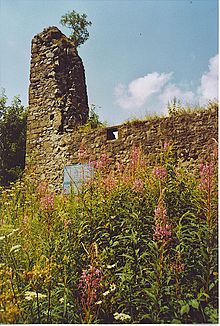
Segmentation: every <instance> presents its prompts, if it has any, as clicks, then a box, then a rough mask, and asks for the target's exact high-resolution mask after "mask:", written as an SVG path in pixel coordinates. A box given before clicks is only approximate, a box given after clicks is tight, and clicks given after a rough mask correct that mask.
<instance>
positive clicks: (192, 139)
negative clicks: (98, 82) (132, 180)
mask: <svg viewBox="0 0 220 326" xmlns="http://www.w3.org/2000/svg"><path fill="white" fill-rule="evenodd" d="M217 114H218V112H217V109H212V110H207V111H204V112H195V113H192V114H186V113H185V114H184V115H177V116H176V117H167V118H156V119H154V120H149V121H136V122H131V123H127V124H124V125H121V126H116V127H113V129H117V130H118V135H119V138H118V139H114V140H109V139H107V134H108V131H109V128H101V129H94V130H91V131H89V132H85V131H84V130H83V129H80V128H78V126H79V125H83V124H84V123H86V121H87V118H88V103H87V94H86V85H85V76H84V68H83V64H82V61H81V59H80V57H79V56H78V54H77V51H76V49H75V47H74V45H73V44H72V42H71V41H70V40H69V39H68V38H67V37H66V36H65V35H63V34H62V33H61V32H60V31H59V30H58V29H57V28H56V27H50V28H48V29H45V30H44V31H43V32H42V33H40V34H38V35H36V36H35V37H34V38H33V40H32V59H31V73H30V88H29V111H28V128H27V146H26V147H27V156H26V172H27V173H31V172H34V174H35V178H36V179H37V180H38V181H39V182H40V180H46V181H48V183H49V184H50V185H51V186H52V187H53V188H54V189H57V190H60V189H61V187H62V179H63V169H64V166H65V165H69V164H74V163H78V150H79V149H80V146H82V147H83V148H84V149H86V151H87V154H88V159H89V160H91V161H93V160H96V159H98V158H99V157H100V156H101V154H103V153H107V154H108V156H109V157H110V158H111V164H112V165H114V164H115V163H116V162H117V161H120V162H122V163H125V164H126V163H127V162H129V155H130V154H129V153H130V151H131V149H132V147H133V146H141V149H142V151H143V153H144V154H146V157H148V158H149V160H151V161H154V160H155V159H156V157H157V154H158V153H160V151H161V147H162V146H163V144H164V143H165V142H169V143H172V144H173V146H174V147H175V149H176V151H177V153H178V155H179V157H180V158H183V159H184V160H190V159H193V160H202V159H205V158H206V157H207V155H208V150H207V149H208V147H209V144H210V142H211V141H212V138H214V139H216V140H217V137H218V131H217V129H218V118H217Z"/></svg>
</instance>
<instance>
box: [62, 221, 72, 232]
mask: <svg viewBox="0 0 220 326" xmlns="http://www.w3.org/2000/svg"><path fill="white" fill-rule="evenodd" d="M63 224H64V229H65V230H66V229H68V227H69V226H70V225H71V224H72V222H71V220H64V223H63Z"/></svg>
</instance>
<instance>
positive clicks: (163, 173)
mask: <svg viewBox="0 0 220 326" xmlns="http://www.w3.org/2000/svg"><path fill="white" fill-rule="evenodd" d="M152 173H153V175H154V176H155V177H156V178H158V179H159V180H161V181H162V180H165V179H166V177H167V170H166V168H165V167H163V166H157V167H155V168H154V169H153V172H152Z"/></svg>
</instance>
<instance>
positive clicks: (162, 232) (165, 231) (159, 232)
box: [153, 224, 172, 241]
mask: <svg viewBox="0 0 220 326" xmlns="http://www.w3.org/2000/svg"><path fill="white" fill-rule="evenodd" d="M171 237H172V231H171V226H170V225H169V224H166V225H164V226H160V225H159V224H156V228H155V232H154V235H153V239H154V241H159V240H166V241H167V240H169V239H170V238H171Z"/></svg>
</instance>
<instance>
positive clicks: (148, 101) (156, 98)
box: [115, 55, 218, 112]
mask: <svg viewBox="0 0 220 326" xmlns="http://www.w3.org/2000/svg"><path fill="white" fill-rule="evenodd" d="M208 67H209V70H208V72H205V73H204V74H203V75H202V77H201V79H200V81H199V86H198V88H197V91H195V92H192V91H190V90H185V89H182V87H180V86H178V85H176V84H174V83H172V82H171V78H172V75H173V73H172V72H170V73H158V72H153V73H149V74H147V75H146V76H144V77H140V78H137V79H135V80H133V81H131V82H130V83H129V84H128V86H126V85H123V84H118V85H117V86H116V87H115V98H116V103H117V104H118V105H119V107H121V108H122V109H126V110H131V111H136V112H137V110H138V109H142V110H143V109H147V110H148V111H154V112H155V111H159V112H161V111H163V112H164V111H167V103H168V101H172V99H173V98H174V97H176V98H177V99H178V100H180V101H181V103H182V104H193V103H195V102H199V103H200V104H205V103H207V101H208V100H211V99H213V98H217V97H218V55H216V56H215V57H213V58H211V59H210V60H209V66H208ZM189 85H190V81H189ZM189 88H190V86H189Z"/></svg>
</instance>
